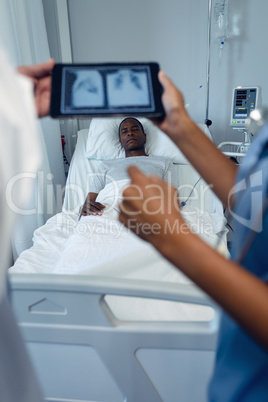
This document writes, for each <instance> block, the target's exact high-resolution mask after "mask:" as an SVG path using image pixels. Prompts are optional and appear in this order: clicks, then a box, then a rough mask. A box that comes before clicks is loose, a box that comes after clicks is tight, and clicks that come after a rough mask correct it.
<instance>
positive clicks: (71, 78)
mask: <svg viewBox="0 0 268 402" xmlns="http://www.w3.org/2000/svg"><path fill="white" fill-rule="evenodd" d="M62 89H63V91H64V92H65V94H66V96H65V97H62V103H61V110H62V111H63V113H64V112H66V113H67V112H68V111H69V110H72V109H77V110H79V109H81V110H82V111H83V109H88V108H92V107H93V108H97V107H101V108H103V107H105V92H104V82H103V77H102V75H101V74H100V72H99V71H98V70H96V69H91V70H88V69H83V68H81V69H72V68H66V69H65V70H64V72H63V75H62Z"/></svg>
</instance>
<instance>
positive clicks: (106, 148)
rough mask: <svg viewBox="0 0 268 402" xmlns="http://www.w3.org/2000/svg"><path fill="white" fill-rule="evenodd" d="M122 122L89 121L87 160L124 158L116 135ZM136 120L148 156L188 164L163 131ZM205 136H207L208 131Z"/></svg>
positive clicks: (99, 119) (97, 119)
mask: <svg viewBox="0 0 268 402" xmlns="http://www.w3.org/2000/svg"><path fill="white" fill-rule="evenodd" d="M122 120H123V118H122V117H119V118H118V117H116V118H94V119H92V120H91V122H90V126H89V133H88V138H87V144H86V157H87V158H88V159H102V160H107V159H116V158H124V157H125V151H124V149H123V148H122V146H121V144H120V142H119V134H118V129H119V124H120V123H121V121H122ZM138 120H139V121H140V122H141V123H142V125H143V127H144V132H145V133H146V144H145V152H146V153H147V154H148V155H154V156H163V157H166V158H170V159H172V160H173V162H176V163H188V161H187V159H186V158H185V157H184V156H183V154H182V153H181V151H180V150H179V149H178V147H177V146H176V145H175V144H174V143H173V142H172V141H171V140H170V138H169V137H168V136H167V135H166V134H165V133H163V131H161V130H159V128H158V127H156V126H155V125H154V124H153V123H152V122H151V121H150V120H148V119H146V118H139V119H138ZM199 126H200V128H201V129H203V130H204V131H205V129H207V126H206V125H204V124H202V125H201V124H200V125H199ZM203 126H204V127H203ZM205 132H206V131H205ZM206 134H207V135H209V132H208V129H207V132H206ZM209 136H210V135H209Z"/></svg>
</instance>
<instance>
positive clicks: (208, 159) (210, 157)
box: [158, 72, 237, 205]
mask: <svg viewBox="0 0 268 402" xmlns="http://www.w3.org/2000/svg"><path fill="white" fill-rule="evenodd" d="M159 80H160V82H161V84H162V86H163V88H164V93H163V96H162V102H163V105H164V108H165V111H166V117H165V119H164V121H163V122H162V123H160V124H158V126H159V128H160V129H161V130H162V131H164V132H165V133H166V134H167V135H168V136H169V137H170V138H171V139H172V141H174V143H175V144H176V145H177V146H178V147H179V149H180V150H181V151H182V152H183V153H184V155H185V156H186V158H187V159H188V160H189V162H190V163H191V164H192V165H193V166H194V168H195V169H196V170H197V171H198V172H199V174H200V175H201V176H202V177H203V179H204V180H205V181H206V182H207V183H208V184H211V185H212V190H213V191H214V192H215V194H216V195H217V196H218V197H219V198H220V200H221V201H222V202H223V204H224V205H228V201H229V200H228V195H229V192H230V190H231V189H232V187H233V186H234V184H235V178H236V172H237V167H236V165H235V164H234V163H233V162H231V161H230V160H229V159H228V158H227V157H226V156H225V155H223V154H222V152H221V151H220V150H219V149H218V148H217V147H216V146H215V145H214V144H213V142H212V141H211V140H210V139H209V138H208V137H207V136H206V135H205V134H204V133H203V132H202V131H201V130H200V129H199V127H198V126H197V125H196V124H195V123H194V122H193V121H192V120H191V119H190V117H189V116H188V114H187V112H186V110H185V107H184V100H183V96H182V94H181V92H180V91H179V90H178V89H177V88H176V87H175V86H174V84H173V83H172V82H171V81H170V80H169V79H168V78H167V77H166V76H165V74H164V73H163V72H160V73H159Z"/></svg>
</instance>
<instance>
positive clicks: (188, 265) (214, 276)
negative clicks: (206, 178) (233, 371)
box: [119, 166, 268, 350]
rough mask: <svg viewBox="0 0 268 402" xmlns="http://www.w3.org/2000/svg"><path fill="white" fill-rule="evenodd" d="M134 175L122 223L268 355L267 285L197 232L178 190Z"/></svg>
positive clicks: (153, 178)
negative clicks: (187, 217) (189, 222)
mask: <svg viewBox="0 0 268 402" xmlns="http://www.w3.org/2000/svg"><path fill="white" fill-rule="evenodd" d="M129 174H130V177H131V185H130V186H129V187H128V188H127V189H125V190H124V192H123V197H124V199H123V202H122V203H121V204H120V216H119V219H120V221H121V222H122V223H123V224H124V225H125V226H126V227H128V228H129V229H131V230H132V231H133V232H134V233H136V234H137V235H138V236H139V237H141V238H142V239H144V240H146V241H148V242H150V243H151V244H152V245H153V246H154V247H155V248H156V249H157V250H158V251H159V252H160V253H161V254H162V255H163V256H164V257H165V258H166V259H168V260H169V261H170V262H171V263H172V264H174V265H175V266H176V267H177V268H178V269H179V270H181V271H182V272H183V273H184V274H185V275H187V276H188V277H189V278H190V279H191V280H192V281H193V282H195V283H196V284H197V285H198V286H199V287H200V288H202V289H203V290H204V291H205V292H206V293H207V294H209V295H210V296H211V297H212V298H213V299H214V300H215V301H216V302H217V303H218V304H219V305H220V306H221V307H222V308H223V309H224V310H225V311H226V312H227V313H228V314H229V315H230V316H232V317H233V318H234V320H236V321H237V322H238V324H239V325H240V326H241V327H243V328H244V329H245V330H246V331H247V332H248V333H249V334H250V335H251V336H252V337H253V338H255V340H256V341H257V342H259V343H260V344H261V345H262V346H263V347H264V348H266V349H267V350H268V326H267V322H268V303H267V300H268V286H267V284H266V283H265V282H262V281H261V280H259V279H258V278H257V277H255V276H254V275H252V274H250V273H249V272H248V271H246V270H245V269H243V267H241V266H239V265H238V264H236V263H234V262H232V261H230V260H227V259H226V258H225V257H223V256H222V255H221V254H219V253H218V252H217V251H216V250H214V249H212V248H211V247H210V246H208V245H207V244H206V243H205V242H203V241H202V240H201V239H200V238H199V237H198V236H197V235H195V234H194V233H192V232H191V230H190V229H189V227H188V225H187V224H186V223H185V221H184V220H183V217H182V215H181V213H180V210H179V207H178V203H177V190H176V189H175V188H173V187H171V186H170V185H168V184H167V183H165V182H164V181H163V180H161V179H159V178H157V177H156V176H150V177H147V176H145V175H144V174H143V173H142V172H140V171H139V169H138V168H136V167H134V166H132V167H131V168H129ZM137 188H139V191H138V190H137ZM174 228H175V230H174Z"/></svg>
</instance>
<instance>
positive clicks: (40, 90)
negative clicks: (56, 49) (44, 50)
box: [17, 59, 55, 117]
mask: <svg viewBox="0 0 268 402" xmlns="http://www.w3.org/2000/svg"><path fill="white" fill-rule="evenodd" d="M54 65H55V61H54V60H53V59H50V60H48V61H47V62H45V63H40V64H35V65H30V66H19V67H18V68H17V71H18V72H19V73H20V74H22V75H25V76H26V77H28V78H30V79H31V80H32V82H33V85H34V99H35V105H36V110H37V114H38V116H39V117H45V116H48V114H49V108H50V97H51V71H52V69H53V67H54Z"/></svg>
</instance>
